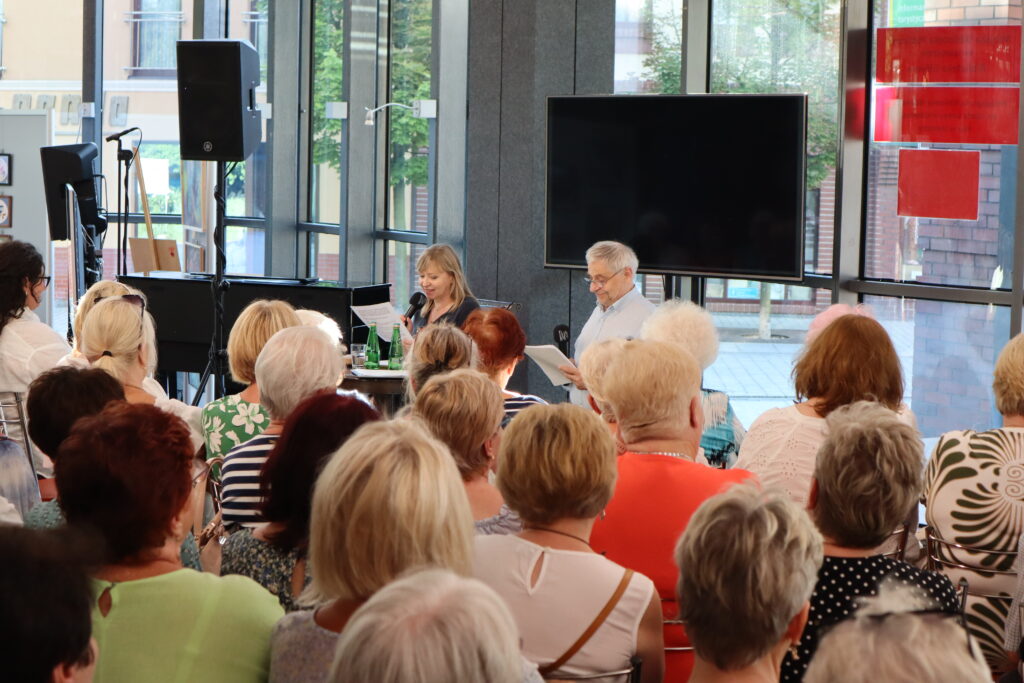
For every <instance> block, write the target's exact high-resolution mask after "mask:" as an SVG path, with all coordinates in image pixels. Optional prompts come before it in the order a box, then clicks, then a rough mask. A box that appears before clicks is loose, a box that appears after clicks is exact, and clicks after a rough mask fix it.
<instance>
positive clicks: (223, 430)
mask: <svg viewBox="0 0 1024 683" xmlns="http://www.w3.org/2000/svg"><path fill="white" fill-rule="evenodd" d="M300 324H301V323H300V321H299V316H298V315H297V314H296V311H295V309H294V308H292V306H291V304H289V303H288V302H287V301H278V300H276V299H270V300H268V299H256V300H255V301H253V302H251V303H250V304H249V305H248V306H246V307H245V308H244V309H242V312H241V313H240V314H239V315H238V319H237V320H235V324H234V325H232V326H231V333H230V334H229V335H228V367H229V368H230V370H231V379H233V380H235V381H236V382H238V383H239V384H244V385H245V389H243V390H242V391H241V393H238V394H231V395H230V396H225V397H223V398H218V399H216V400H214V401H210V402H209V403H207V404H206V406H204V407H203V439H204V441H205V443H206V457H207V458H216V457H220V456H223V455H224V454H226V453H227V452H228V451H230V450H231V449H232V448H234V447H235V446H238V445H239V444H242V443H244V442H246V441H248V440H249V439H251V438H253V437H254V436H256V435H257V434H260V433H262V432H263V430H264V429H266V427H267V426H268V425H269V424H270V415H269V414H268V413H267V411H266V409H265V408H264V407H263V406H261V405H260V387H259V383H258V382H257V381H256V369H255V368H256V359H257V358H258V357H259V355H260V351H262V350H263V346H264V345H265V344H266V343H267V340H268V339H270V338H271V337H272V336H274V334H275V333H276V332H277V331H278V330H283V329H284V328H286V327H295V326H296V325H300Z"/></svg>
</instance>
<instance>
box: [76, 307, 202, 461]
mask: <svg viewBox="0 0 1024 683" xmlns="http://www.w3.org/2000/svg"><path fill="white" fill-rule="evenodd" d="M155 334H156V333H155V331H154V325H153V317H152V316H151V315H150V314H149V312H148V311H146V304H145V300H144V299H143V298H142V297H141V296H140V295H138V294H123V295H121V296H114V297H109V298H106V299H103V300H102V301H100V302H99V303H97V304H95V305H94V306H93V309H92V310H91V311H90V312H89V315H88V316H87V317H86V319H85V323H84V324H83V325H82V337H81V341H80V344H81V348H80V350H81V352H82V353H83V354H85V357H86V358H88V359H89V362H90V363H91V365H92V367H94V368H99V369H101V370H106V371H107V372H109V373H110V374H111V375H112V376H113V377H114V379H116V380H117V381H118V382H120V383H121V386H122V387H123V388H124V396H125V400H126V401H128V402H129V403H145V404H149V405H155V406H156V407H157V408H159V409H160V410H163V411H164V412H167V413H170V414H172V415H175V416H177V417H179V418H181V419H182V420H184V421H185V424H186V425H188V428H189V432H190V434H191V438H192V450H193V452H195V451H198V450H199V448H200V446H202V445H203V436H202V428H201V419H200V410H199V408H196V407H194V406H190V405H186V404H185V403H182V402H181V401H179V400H178V399H174V398H156V397H154V396H153V395H152V394H150V393H149V392H147V391H146V390H145V389H144V388H143V387H142V382H143V380H145V378H146V376H147V375H148V374H149V372H150V370H151V368H152V367H153V366H155V364H156V359H155V358H150V357H149V355H148V354H149V352H150V350H153V349H155V348H156V343H155V342H154V341H153V340H154V339H155V338H156V337H155Z"/></svg>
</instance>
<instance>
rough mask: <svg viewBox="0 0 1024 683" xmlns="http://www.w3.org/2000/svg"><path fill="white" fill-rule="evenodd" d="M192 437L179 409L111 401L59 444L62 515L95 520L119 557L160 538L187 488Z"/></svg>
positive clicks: (111, 555) (83, 522)
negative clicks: (174, 412) (177, 413)
mask: <svg viewBox="0 0 1024 683" xmlns="http://www.w3.org/2000/svg"><path fill="white" fill-rule="evenodd" d="M191 460H192V444H191V442H190V440H189V431H188V427H187V426H186V425H185V423H184V422H182V421H181V419H179V418H178V417H176V416H174V415H171V414H170V413H165V412H164V411H162V410H160V409H159V408H157V407H155V406H151V405H145V404H138V403H134V404H133V403H124V402H122V401H116V402H113V403H110V404H109V405H107V407H106V408H104V409H103V411H102V412H100V413H98V414H96V415H92V416H89V417H83V418H82V419H80V420H79V421H78V422H76V423H75V426H74V427H73V428H72V430H71V434H70V435H69V436H68V438H67V439H65V440H64V442H63V443H62V444H61V446H60V457H59V458H57V460H56V462H55V469H56V474H57V493H58V496H59V498H60V506H61V509H62V510H63V511H64V515H65V516H66V517H67V520H68V523H69V524H71V525H76V526H88V527H92V528H94V529H95V530H96V531H97V532H98V533H99V534H100V535H101V536H102V538H103V539H104V541H105V542H106V551H107V558H106V559H107V561H108V562H110V563H118V562H122V561H124V560H127V559H130V558H133V557H135V556H137V555H138V554H139V553H140V552H142V551H144V550H147V549H150V548H156V547H158V546H160V545H163V543H164V541H165V539H166V538H167V536H168V535H169V534H170V533H171V522H172V520H173V519H174V516H175V515H176V514H178V513H179V512H181V510H182V508H183V507H184V506H185V501H186V500H187V499H188V497H189V494H190V492H191V490H192V475H191Z"/></svg>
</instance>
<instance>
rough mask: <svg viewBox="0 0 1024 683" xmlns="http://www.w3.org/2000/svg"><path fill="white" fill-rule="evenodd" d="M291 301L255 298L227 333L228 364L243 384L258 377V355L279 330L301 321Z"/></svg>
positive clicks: (249, 382) (298, 323) (237, 380)
mask: <svg viewBox="0 0 1024 683" xmlns="http://www.w3.org/2000/svg"><path fill="white" fill-rule="evenodd" d="M300 324H301V322H300V321H299V316H298V315H297V314H296V311H295V309H294V308H292V305H291V304H290V303H288V302H287V301H280V300H278V299H256V300H255V301H252V302H250V303H249V305H248V306H246V307H245V308H243V309H242V312H241V313H239V314H238V318H237V319H236V320H235V324H234V325H232V326H231V333H230V334H229V335H228V366H229V367H230V369H231V378H232V379H233V380H235V381H236V382H239V383H240V384H252V383H253V382H255V381H256V359H257V358H258V357H259V355H260V351H262V350H263V346H264V345H265V344H266V343H267V340H268V339H270V338H271V337H273V336H274V334H275V333H276V332H278V331H279V330H283V329H285V328H286V327H295V326H297V325H300Z"/></svg>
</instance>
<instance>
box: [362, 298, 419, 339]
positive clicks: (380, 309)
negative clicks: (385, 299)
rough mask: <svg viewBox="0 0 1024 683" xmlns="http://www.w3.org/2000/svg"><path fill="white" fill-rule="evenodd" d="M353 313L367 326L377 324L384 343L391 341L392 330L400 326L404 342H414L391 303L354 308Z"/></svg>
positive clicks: (378, 332)
mask: <svg viewBox="0 0 1024 683" xmlns="http://www.w3.org/2000/svg"><path fill="white" fill-rule="evenodd" d="M352 312H353V313H355V314H356V315H358V316H359V319H360V320H362V321H363V322H364V323H365V324H366V325H367V326H369V325H370V323H377V334H378V335H379V336H380V338H381V339H383V340H384V341H391V330H392V329H394V326H395V324H396V323H397V324H398V327H399V329H400V330H402V341H412V335H411V334H409V330H407V329H405V325H403V324H402V318H401V316H399V315H398V312H397V311H396V310H395V307H394V306H392V305H391V304H389V303H382V304H372V305H370V306H353V307H352Z"/></svg>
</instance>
